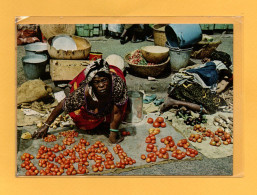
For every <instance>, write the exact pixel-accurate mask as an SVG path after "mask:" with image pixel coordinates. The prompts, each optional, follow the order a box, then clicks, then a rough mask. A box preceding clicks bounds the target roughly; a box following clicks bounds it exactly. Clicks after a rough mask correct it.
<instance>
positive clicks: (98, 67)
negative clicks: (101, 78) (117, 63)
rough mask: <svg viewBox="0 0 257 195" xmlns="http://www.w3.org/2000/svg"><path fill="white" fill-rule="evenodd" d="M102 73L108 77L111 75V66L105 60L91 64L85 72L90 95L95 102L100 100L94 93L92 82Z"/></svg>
mask: <svg viewBox="0 0 257 195" xmlns="http://www.w3.org/2000/svg"><path fill="white" fill-rule="evenodd" d="M100 72H103V73H105V74H107V75H110V68H109V64H108V63H107V62H106V61H105V60H103V59H99V60H96V61H94V62H92V63H90V65H89V66H87V68H86V69H85V70H84V74H85V82H86V83H87V84H89V85H88V89H89V94H90V95H91V97H92V99H93V100H94V101H98V99H97V97H96V96H95V94H94V92H93V89H92V86H91V85H90V82H91V81H92V80H93V78H94V77H95V76H96V75H97V74H98V73H100Z"/></svg>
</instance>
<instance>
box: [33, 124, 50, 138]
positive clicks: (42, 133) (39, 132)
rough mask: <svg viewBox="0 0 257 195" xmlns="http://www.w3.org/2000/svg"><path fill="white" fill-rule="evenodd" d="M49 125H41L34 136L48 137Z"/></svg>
mask: <svg viewBox="0 0 257 195" xmlns="http://www.w3.org/2000/svg"><path fill="white" fill-rule="evenodd" d="M48 128H49V127H48V126H46V125H44V126H43V127H41V128H40V129H38V130H37V131H35V132H34V133H33V135H32V138H33V139H34V138H35V139H38V138H43V137H46V134H47V131H48Z"/></svg>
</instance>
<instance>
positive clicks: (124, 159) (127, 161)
mask: <svg viewBox="0 0 257 195" xmlns="http://www.w3.org/2000/svg"><path fill="white" fill-rule="evenodd" d="M113 151H114V152H115V153H116V154H118V156H119V159H120V162H116V167H117V168H122V169H124V168H125V167H126V165H133V164H135V163H136V160H135V159H132V158H131V157H129V156H128V155H127V153H126V152H124V150H123V148H122V147H121V146H120V145H119V144H117V145H116V146H115V147H113Z"/></svg>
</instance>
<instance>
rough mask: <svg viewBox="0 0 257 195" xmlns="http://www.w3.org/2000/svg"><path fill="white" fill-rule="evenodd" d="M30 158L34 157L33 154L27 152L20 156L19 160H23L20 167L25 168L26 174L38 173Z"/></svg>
mask: <svg viewBox="0 0 257 195" xmlns="http://www.w3.org/2000/svg"><path fill="white" fill-rule="evenodd" d="M32 159H34V156H33V155H31V154H29V153H24V154H23V155H22V156H21V160H22V161H23V163H22V164H21V168H25V169H26V170H27V172H26V176H30V175H37V174H38V173H39V171H38V169H37V167H36V166H34V164H33V163H32V162H31V160H32Z"/></svg>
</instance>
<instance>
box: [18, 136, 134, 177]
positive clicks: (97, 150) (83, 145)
mask: <svg viewBox="0 0 257 195" xmlns="http://www.w3.org/2000/svg"><path fill="white" fill-rule="evenodd" d="M60 135H61V136H65V138H64V140H66V141H67V142H70V144H72V143H74V142H75V137H77V136H78V134H77V132H74V131H68V132H62V133H60ZM70 139H71V140H70ZM64 140H63V141H64ZM66 141H64V142H66ZM66 144H67V143H64V144H63V145H59V144H55V145H54V147H51V148H48V147H46V146H44V145H41V146H40V148H39V149H38V153H37V156H36V158H37V159H38V166H39V167H41V168H42V169H41V170H38V169H37V167H36V166H35V165H34V164H33V163H32V162H31V160H32V159H34V156H33V155H31V154H28V153H24V154H23V155H22V156H21V160H22V161H24V162H23V163H22V164H21V167H22V168H25V169H26V170H27V172H26V175H27V176H33V175H38V174H40V175H42V176H44V175H47V176H52V175H58V176H59V175H62V174H64V173H66V174H67V175H77V174H87V173H89V168H88V166H89V161H90V160H91V161H93V162H94V163H93V165H92V171H93V172H102V171H103V170H104V169H114V168H125V166H127V165H133V164H135V163H136V161H135V160H134V159H132V158H131V157H129V156H128V155H127V153H126V152H124V150H123V148H122V147H121V146H120V145H119V144H117V145H116V146H115V147H114V148H113V150H114V152H115V153H116V154H117V155H118V157H119V159H120V161H119V162H116V165H115V163H114V156H113V155H112V153H111V152H110V151H109V149H108V147H106V146H105V144H104V143H102V142H101V141H96V142H95V143H94V144H93V145H91V146H90V147H87V146H89V145H90V143H89V142H88V141H87V140H85V139H83V138H82V139H80V140H79V143H78V144H76V145H74V146H72V147H71V149H67V148H66ZM67 145H69V143H68V144H67ZM58 152H59V154H58V155H57V153H58ZM75 163H77V166H76V165H75ZM76 167H77V168H76Z"/></svg>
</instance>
